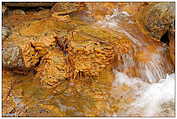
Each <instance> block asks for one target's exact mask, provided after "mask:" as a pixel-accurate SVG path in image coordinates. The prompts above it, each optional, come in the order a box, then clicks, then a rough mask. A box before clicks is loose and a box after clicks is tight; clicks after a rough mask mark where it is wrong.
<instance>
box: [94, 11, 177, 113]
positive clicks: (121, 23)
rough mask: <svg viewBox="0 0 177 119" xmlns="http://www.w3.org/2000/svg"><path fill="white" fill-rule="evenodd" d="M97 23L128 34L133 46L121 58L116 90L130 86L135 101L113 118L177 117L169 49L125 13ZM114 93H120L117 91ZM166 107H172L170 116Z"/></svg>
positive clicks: (115, 71)
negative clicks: (156, 42) (175, 114)
mask: <svg viewBox="0 0 177 119" xmlns="http://www.w3.org/2000/svg"><path fill="white" fill-rule="evenodd" d="M97 24H99V25H101V26H102V27H107V28H111V29H113V30H116V31H118V32H122V33H124V34H125V35H126V36H127V37H128V38H129V40H130V41H131V42H132V44H133V48H132V50H131V51H129V52H128V53H126V54H121V55H120V54H119V56H118V61H120V62H121V63H119V64H118V66H117V68H115V69H114V73H115V81H114V82H113V87H116V86H120V85H128V86H129V87H131V88H132V91H131V92H130V93H131V94H133V95H134V98H135V101H134V102H133V103H132V104H131V105H127V106H126V107H127V111H126V112H122V113H120V112H119V113H117V114H114V115H113V116H167V115H168V116H174V99H175V93H174V91H175V80H174V79H175V74H174V73H173V72H174V69H173V65H172V63H171V62H170V61H169V60H168V59H169V58H168V56H167V52H166V51H167V49H166V47H164V46H163V47H162V46H161V45H160V44H158V45H155V43H154V41H153V40H149V37H148V36H146V35H145V34H143V33H142V32H141V31H137V30H139V29H136V28H133V27H138V26H136V24H134V22H133V21H132V20H131V15H129V14H128V13H127V12H125V11H119V10H118V9H114V10H113V14H112V15H106V16H105V19H104V20H102V21H98V22H97ZM132 24H133V25H132ZM129 28H130V30H129ZM133 29H134V30H133ZM132 72H133V73H134V74H131V73H132ZM169 73H172V74H171V75H168V74H169ZM132 77H137V78H132ZM113 89H114V88H113ZM113 92H114V93H113V94H115V93H116V88H115V89H114V90H113ZM123 94H124V93H123ZM117 95H121V94H117ZM124 95H128V94H127V93H126V94H124ZM170 104H171V105H170ZM163 105H166V107H170V109H169V110H170V112H169V113H168V114H165V113H164V110H167V108H166V107H163ZM169 105H170V106H169Z"/></svg>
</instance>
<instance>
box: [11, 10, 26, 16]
mask: <svg viewBox="0 0 177 119" xmlns="http://www.w3.org/2000/svg"><path fill="white" fill-rule="evenodd" d="M12 14H14V15H25V11H23V10H21V9H16V10H13V11H12Z"/></svg>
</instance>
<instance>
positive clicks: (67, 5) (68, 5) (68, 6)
mask: <svg viewBox="0 0 177 119" xmlns="http://www.w3.org/2000/svg"><path fill="white" fill-rule="evenodd" d="M83 7H84V3H77V2H75V3H73V2H59V3H56V4H55V5H54V6H53V7H52V9H51V11H52V12H53V13H57V14H58V15H66V14H70V13H73V12H76V11H80V10H81V9H83Z"/></svg>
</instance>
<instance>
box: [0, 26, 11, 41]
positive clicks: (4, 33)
mask: <svg viewBox="0 0 177 119" xmlns="http://www.w3.org/2000/svg"><path fill="white" fill-rule="evenodd" d="M10 33H11V31H10V29H9V28H8V27H2V40H5V39H6V38H7V37H8V36H9V35H10Z"/></svg>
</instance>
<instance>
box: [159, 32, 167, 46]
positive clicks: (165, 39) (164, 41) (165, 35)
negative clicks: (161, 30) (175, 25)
mask: <svg viewBox="0 0 177 119" xmlns="http://www.w3.org/2000/svg"><path fill="white" fill-rule="evenodd" d="M160 41H161V42H163V43H166V44H167V45H169V38H168V31H167V32H166V33H165V34H164V35H163V36H162V37H161V39H160Z"/></svg>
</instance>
